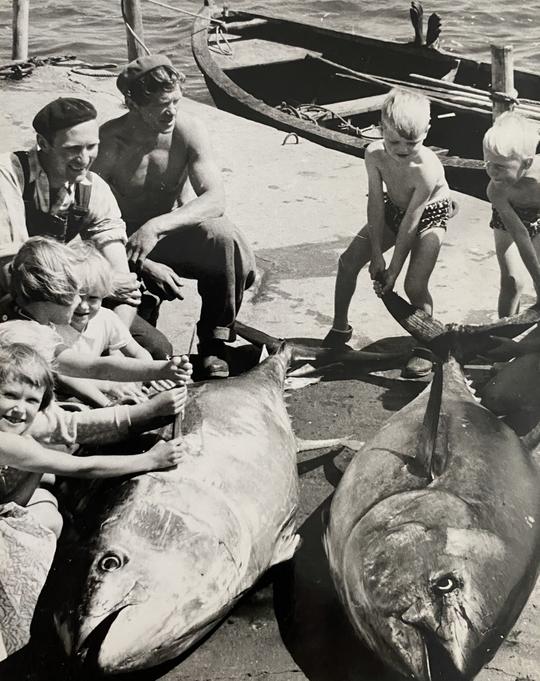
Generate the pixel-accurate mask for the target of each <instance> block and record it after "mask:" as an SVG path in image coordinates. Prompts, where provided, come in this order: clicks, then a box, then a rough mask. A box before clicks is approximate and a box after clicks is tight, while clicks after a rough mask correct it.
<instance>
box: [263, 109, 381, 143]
mask: <svg viewBox="0 0 540 681" xmlns="http://www.w3.org/2000/svg"><path fill="white" fill-rule="evenodd" d="M276 108H277V109H279V110H280V111H283V113H286V114H289V115H291V116H296V118H299V119H300V120H303V121H310V122H311V123H315V125H319V119H320V118H322V115H326V114H329V115H330V118H331V119H335V120H337V121H338V122H339V127H340V129H341V130H350V131H352V132H353V133H354V134H355V135H356V136H357V137H362V132H363V130H365V129H366V128H359V127H358V126H356V125H353V124H352V123H351V122H350V121H348V120H347V119H346V118H343V116H340V115H339V114H337V113H335V112H334V111H332V110H331V109H328V108H327V107H325V106H321V105H319V104H299V105H298V106H293V105H292V104H288V103H287V102H282V103H281V104H280V105H279V106H278V107H276ZM321 114H322V115H321ZM369 127H372V126H369Z"/></svg>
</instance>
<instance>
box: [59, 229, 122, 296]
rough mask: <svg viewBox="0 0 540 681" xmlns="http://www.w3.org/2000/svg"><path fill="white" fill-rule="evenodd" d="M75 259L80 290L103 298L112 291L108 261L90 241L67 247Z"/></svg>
mask: <svg viewBox="0 0 540 681" xmlns="http://www.w3.org/2000/svg"><path fill="white" fill-rule="evenodd" d="M69 248H70V250H71V251H72V252H73V254H74V255H75V257H76V259H77V274H78V276H79V279H80V282H81V290H83V291H92V292H94V293H96V294H97V295H99V296H100V297H101V298H105V297H106V296H108V295H110V294H111V293H112V290H113V271H112V267H111V265H110V264H109V261H108V260H107V259H106V258H104V257H103V255H101V253H100V252H99V251H98V249H97V248H96V247H95V246H94V244H93V243H92V242H91V241H73V242H72V243H71V244H70V245H69Z"/></svg>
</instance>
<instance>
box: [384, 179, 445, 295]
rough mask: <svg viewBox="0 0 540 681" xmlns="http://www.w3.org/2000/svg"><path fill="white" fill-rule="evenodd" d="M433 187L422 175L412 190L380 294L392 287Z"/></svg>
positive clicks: (409, 248) (412, 241)
mask: <svg viewBox="0 0 540 681" xmlns="http://www.w3.org/2000/svg"><path fill="white" fill-rule="evenodd" d="M426 175H427V173H426ZM433 188H434V185H433V183H431V182H429V180H428V178H427V177H426V176H425V175H423V176H422V177H421V180H420V181H419V182H418V184H417V186H416V188H415V190H414V191H413V194H412V196H411V200H410V201H409V205H408V206H407V210H406V212H405V215H404V216H403V219H402V221H401V224H400V225H399V231H398V235H397V238H396V246H395V248H394V254H393V256H392V260H391V261H390V264H389V265H388V269H387V271H386V272H385V276H384V285H383V286H382V288H381V291H380V295H384V294H385V293H388V292H389V291H391V290H392V289H393V288H394V284H395V283H396V279H397V278H398V276H399V273H400V272H401V270H402V268H403V265H404V263H405V260H406V259H407V256H408V255H409V253H410V251H411V248H412V245H413V243H414V239H415V237H416V230H417V227H418V223H419V222H420V218H421V217H422V213H423V212H424V209H425V207H426V205H427V203H428V201H429V198H430V196H431V193H432V191H433Z"/></svg>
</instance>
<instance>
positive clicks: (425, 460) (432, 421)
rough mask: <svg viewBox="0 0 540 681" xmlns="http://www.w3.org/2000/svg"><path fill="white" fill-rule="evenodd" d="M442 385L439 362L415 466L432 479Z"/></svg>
mask: <svg viewBox="0 0 540 681" xmlns="http://www.w3.org/2000/svg"><path fill="white" fill-rule="evenodd" d="M442 387H443V369H442V365H441V364H437V365H436V367H435V374H434V376H433V381H432V383H431V390H430V393H429V399H428V403H427V407H426V413H425V415H424V420H423V422H422V430H421V434H420V439H419V442H418V445H417V447H416V456H415V459H414V465H415V468H420V469H421V472H422V474H423V475H424V476H425V477H426V478H429V479H430V480H433V479H434V478H435V477H436V476H435V474H434V463H435V462H434V457H435V456H436V451H435V450H436V447H437V431H438V428H439V418H440V414H441V401H442Z"/></svg>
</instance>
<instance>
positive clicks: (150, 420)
mask: <svg viewBox="0 0 540 681" xmlns="http://www.w3.org/2000/svg"><path fill="white" fill-rule="evenodd" d="M186 399H187V389H186V387H185V386H181V387H178V388H173V389H172V390H167V391H166V392H162V393H159V394H158V395H155V396H154V397H152V398H150V399H149V400H147V401H146V402H143V403H141V404H135V405H116V406H114V407H105V408H103V409H84V410H83V411H75V412H73V411H65V410H64V409H62V408H61V407H60V406H59V405H58V404H56V403H53V404H52V405H50V407H48V408H47V409H46V410H45V411H43V412H39V413H38V415H37V416H36V418H35V419H34V423H33V424H32V426H31V428H30V431H29V435H31V436H32V437H33V438H34V439H35V440H38V441H39V442H42V443H43V444H51V445H52V444H62V445H67V446H73V445H75V444H104V443H110V442H118V441H119V440H122V439H124V438H126V437H127V436H128V435H130V434H131V433H133V432H134V431H135V432H140V431H142V430H148V429H150V428H155V427H156V426H157V425H163V421H170V420H172V418H173V417H174V416H176V415H177V414H179V413H180V412H181V411H182V409H183V408H184V407H185V404H186Z"/></svg>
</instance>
